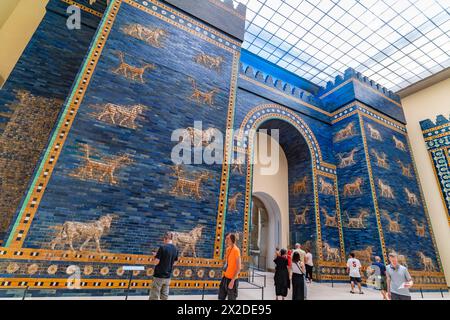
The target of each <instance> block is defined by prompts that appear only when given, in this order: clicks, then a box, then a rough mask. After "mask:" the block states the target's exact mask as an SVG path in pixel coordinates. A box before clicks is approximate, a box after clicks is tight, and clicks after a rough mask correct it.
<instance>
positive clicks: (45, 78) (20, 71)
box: [0, 0, 105, 244]
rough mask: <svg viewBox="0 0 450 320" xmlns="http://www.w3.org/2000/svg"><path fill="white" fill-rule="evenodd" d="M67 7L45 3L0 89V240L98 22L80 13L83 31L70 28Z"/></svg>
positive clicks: (55, 1) (98, 6)
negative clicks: (23, 95) (26, 97)
mask: <svg viewBox="0 0 450 320" xmlns="http://www.w3.org/2000/svg"><path fill="white" fill-rule="evenodd" d="M80 3H81V2H80ZM82 4H84V5H87V1H86V0H83V1H82ZM104 6H105V4H104V3H102V1H99V2H98V3H97V4H96V5H95V6H94V7H93V8H94V9H95V10H98V11H99V12H102V11H103V9H104ZM66 9H67V4H66V3H64V2H62V1H61V0H51V1H50V2H49V4H48V6H47V13H46V15H45V16H44V18H43V20H42V22H41V24H40V25H39V27H38V28H37V30H36V32H35V33H34V35H33V37H32V39H31V40H30V42H29V44H28V45H27V47H26V49H25V51H24V52H23V54H22V56H21V58H20V59H19V61H18V62H17V64H16V66H15V68H14V70H13V71H12V73H11V75H10V76H9V78H8V79H7V81H6V83H5V85H4V86H3V88H2V89H1V91H0V135H1V136H0V141H1V144H2V147H1V148H0V162H1V166H0V167H1V169H0V183H1V186H0V212H1V220H2V223H1V227H0V244H1V243H2V242H3V240H4V237H5V235H6V234H7V228H8V226H9V224H10V222H11V219H12V217H13V214H14V211H15V209H16V208H17V206H18V205H19V202H20V198H21V197H22V195H23V192H24V191H25V189H26V187H27V185H28V182H29V179H30V177H31V175H32V173H33V170H34V168H35V166H36V164H37V162H38V159H39V156H40V154H41V152H42V150H43V148H44V147H45V145H46V143H47V139H48V137H49V134H50V132H51V130H52V128H53V126H54V124H55V120H56V118H57V116H58V114H59V111H60V108H61V106H62V103H63V101H64V100H65V98H66V96H67V94H68V92H69V89H70V87H71V85H72V82H73V81H74V79H75V76H76V74H77V71H78V68H79V67H80V65H81V62H82V61H83V59H84V57H85V55H86V53H87V50H88V47H89V44H90V42H91V39H92V37H93V36H94V33H95V30H96V28H97V25H98V23H99V21H100V18H99V17H97V16H94V15H92V14H90V13H87V12H85V11H82V12H81V23H82V24H81V29H80V30H68V29H67V27H66V19H67V16H68V15H67V14H66ZM19 90H24V91H27V92H29V93H30V94H31V95H32V97H34V98H36V99H38V100H39V101H40V104H41V105H39V103H36V104H33V103H28V102H30V101H29V100H27V101H23V100H22V101H21V100H20V99H19V97H18V96H17V94H18V91H19ZM42 104H45V105H42ZM29 121H33V125H34V128H33V127H32V126H30V125H29V123H28V122H29ZM31 137H32V138H31ZM11 175H13V176H11Z"/></svg>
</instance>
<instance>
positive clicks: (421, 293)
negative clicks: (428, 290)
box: [420, 288, 423, 299]
mask: <svg viewBox="0 0 450 320" xmlns="http://www.w3.org/2000/svg"><path fill="white" fill-rule="evenodd" d="M420 295H421V296H422V299H423V292H422V288H420Z"/></svg>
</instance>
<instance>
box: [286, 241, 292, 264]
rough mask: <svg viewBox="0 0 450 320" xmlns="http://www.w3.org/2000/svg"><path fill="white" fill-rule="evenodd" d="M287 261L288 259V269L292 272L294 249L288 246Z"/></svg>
mask: <svg viewBox="0 0 450 320" xmlns="http://www.w3.org/2000/svg"><path fill="white" fill-rule="evenodd" d="M287 259H288V268H289V270H291V267H292V249H291V246H288V251H287Z"/></svg>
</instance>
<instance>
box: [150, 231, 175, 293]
mask: <svg viewBox="0 0 450 320" xmlns="http://www.w3.org/2000/svg"><path fill="white" fill-rule="evenodd" d="M163 241H164V244H163V245H162V246H161V247H159V249H158V252H157V253H156V256H155V263H156V267H155V271H154V273H153V282H152V286H151V289H150V297H149V299H150V300H159V299H161V300H167V299H168V298H169V285H170V277H171V275H172V268H173V265H174V263H175V262H176V261H177V260H178V250H177V247H175V246H174V245H173V243H172V242H173V233H172V232H166V234H165V235H164V237H163Z"/></svg>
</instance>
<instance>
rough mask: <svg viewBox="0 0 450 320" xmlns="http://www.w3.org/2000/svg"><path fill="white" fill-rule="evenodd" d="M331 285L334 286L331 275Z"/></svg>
mask: <svg viewBox="0 0 450 320" xmlns="http://www.w3.org/2000/svg"><path fill="white" fill-rule="evenodd" d="M331 287H332V288H334V282H333V277H331Z"/></svg>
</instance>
